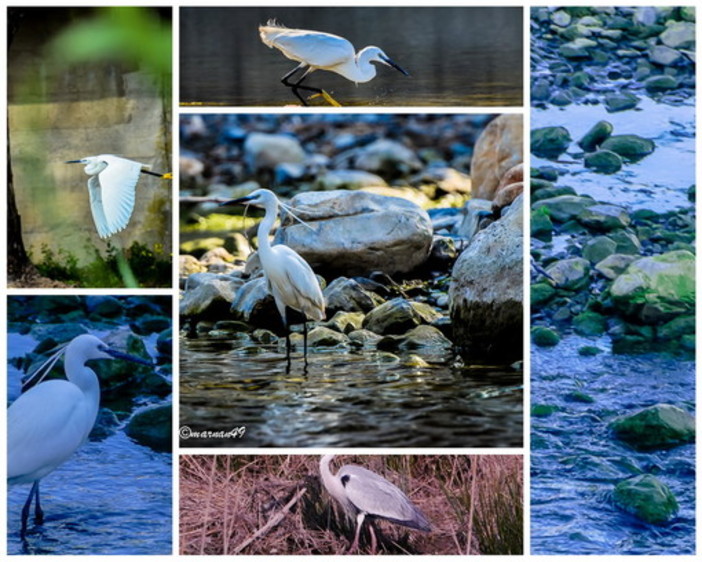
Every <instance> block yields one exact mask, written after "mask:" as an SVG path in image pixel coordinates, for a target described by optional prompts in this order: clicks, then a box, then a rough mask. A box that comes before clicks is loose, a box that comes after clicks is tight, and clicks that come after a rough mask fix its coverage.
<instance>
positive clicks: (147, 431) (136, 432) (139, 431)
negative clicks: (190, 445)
mask: <svg viewBox="0 0 702 562" xmlns="http://www.w3.org/2000/svg"><path fill="white" fill-rule="evenodd" d="M171 410H172V407H171V404H162V405H155V406H147V407H146V408H143V409H141V410H138V411H136V412H135V413H134V415H133V416H132V417H131V419H130V420H129V423H128V424H127V427H126V428H125V429H124V432H125V433H126V434H127V435H128V436H129V437H130V438H132V439H134V441H136V442H137V443H140V444H141V445H146V446H147V447H151V448H152V449H154V450H155V451H164V452H168V451H170V450H171V446H172V445H171V444H172V430H171V415H172V414H171Z"/></svg>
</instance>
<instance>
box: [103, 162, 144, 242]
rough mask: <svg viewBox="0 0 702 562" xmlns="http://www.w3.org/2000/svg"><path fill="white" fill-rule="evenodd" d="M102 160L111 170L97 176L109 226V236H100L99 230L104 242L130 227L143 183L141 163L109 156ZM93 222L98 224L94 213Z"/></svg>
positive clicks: (106, 169)
mask: <svg viewBox="0 0 702 562" xmlns="http://www.w3.org/2000/svg"><path fill="white" fill-rule="evenodd" d="M100 158H101V159H103V160H104V161H105V162H107V167H106V168H105V169H104V170H102V171H101V172H100V173H99V174H98V176H97V177H98V179H99V181H100V199H101V208H102V217H101V218H102V219H103V220H104V222H105V224H106V228H105V229H104V232H105V234H102V233H100V228H99V227H98V234H100V237H101V238H105V237H107V236H111V235H113V234H115V233H117V232H119V231H120V230H124V229H125V228H126V227H127V223H128V222H129V218H130V217H131V216H132V212H133V211H134V199H135V194H136V184H137V181H139V174H140V173H141V168H142V165H141V163H140V162H134V161H133V160H127V159H126V158H119V157H118V156H112V155H109V154H103V155H101V156H100ZM91 199H92V196H91ZM91 206H92V201H91ZM93 218H95V219H96V221H95V222H96V224H97V217H96V214H95V210H94V209H93Z"/></svg>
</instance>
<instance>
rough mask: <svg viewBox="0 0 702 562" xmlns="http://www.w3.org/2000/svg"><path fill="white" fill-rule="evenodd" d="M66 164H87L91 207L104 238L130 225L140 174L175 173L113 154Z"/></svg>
mask: <svg viewBox="0 0 702 562" xmlns="http://www.w3.org/2000/svg"><path fill="white" fill-rule="evenodd" d="M66 164H85V173H86V174H88V175H89V176H90V179H88V191H89V193H90V209H91V210H92V212H93V220H94V221H95V227H96V228H97V231H98V235H99V236H100V238H108V237H110V236H112V235H113V234H116V233H117V232H119V231H120V230H124V229H125V228H126V227H127V223H128V222H129V219H130V217H131V216H132V212H133V211H134V197H135V194H136V184H137V181H139V174H149V175H151V176H156V177H157V178H163V179H170V178H171V177H172V175H171V174H170V173H168V174H159V173H157V172H151V171H149V170H146V169H144V164H142V163H141V162H135V161H134V160H127V159H126V158H120V157H119V156H114V155H112V154H101V155H100V156H86V157H85V158H81V159H80V160H68V161H67V162H66Z"/></svg>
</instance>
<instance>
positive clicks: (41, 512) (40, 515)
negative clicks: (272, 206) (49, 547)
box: [34, 480, 44, 525]
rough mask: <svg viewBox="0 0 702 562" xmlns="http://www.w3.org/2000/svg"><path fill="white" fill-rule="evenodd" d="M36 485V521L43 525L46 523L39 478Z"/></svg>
mask: <svg viewBox="0 0 702 562" xmlns="http://www.w3.org/2000/svg"><path fill="white" fill-rule="evenodd" d="M34 485H35V486H36V490H35V491H34V522H35V523H36V524H37V525H41V524H42V523H44V510H43V509H42V508H41V504H40V503H39V480H37V481H36V482H35V483H34Z"/></svg>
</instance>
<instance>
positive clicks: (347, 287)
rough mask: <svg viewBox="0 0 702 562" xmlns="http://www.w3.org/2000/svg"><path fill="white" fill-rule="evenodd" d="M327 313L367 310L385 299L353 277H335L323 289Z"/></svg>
mask: <svg viewBox="0 0 702 562" xmlns="http://www.w3.org/2000/svg"><path fill="white" fill-rule="evenodd" d="M323 294H324V300H325V301H326V305H327V306H326V308H327V314H334V313H335V312H337V311H347V312H369V311H371V310H373V309H374V308H375V307H376V306H378V305H380V304H382V303H383V302H385V300H384V299H383V298H382V297H380V296H379V295H378V294H376V293H374V292H373V291H369V290H367V289H364V288H363V287H362V286H361V284H360V283H359V282H358V281H356V280H355V279H349V278H348V277H337V278H336V279H334V281H332V282H331V283H329V285H327V287H326V288H325V289H324V291H323Z"/></svg>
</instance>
